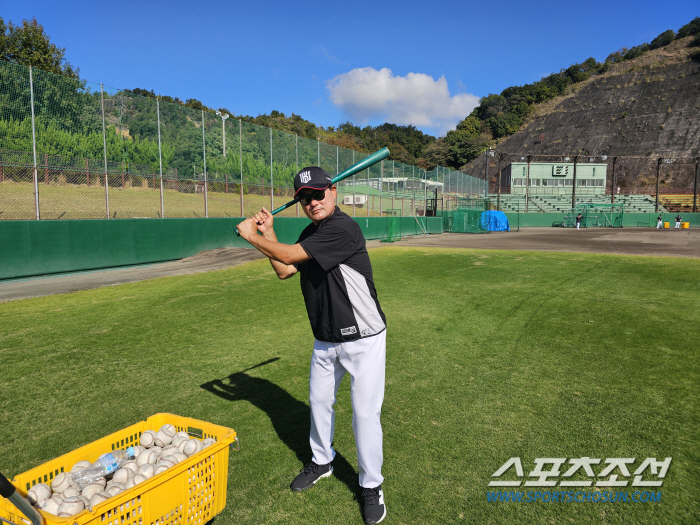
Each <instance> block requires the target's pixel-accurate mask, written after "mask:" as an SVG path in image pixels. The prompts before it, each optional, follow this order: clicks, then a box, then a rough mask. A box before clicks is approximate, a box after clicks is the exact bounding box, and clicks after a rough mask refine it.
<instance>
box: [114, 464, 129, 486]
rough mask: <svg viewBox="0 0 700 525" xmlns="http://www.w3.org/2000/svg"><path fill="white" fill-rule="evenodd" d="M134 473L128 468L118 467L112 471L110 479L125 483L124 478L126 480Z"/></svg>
mask: <svg viewBox="0 0 700 525" xmlns="http://www.w3.org/2000/svg"><path fill="white" fill-rule="evenodd" d="M133 475H134V473H133V472H132V471H131V469H129V468H124V467H122V468H120V469H119V470H117V471H116V472H115V473H114V476H113V477H112V481H113V482H114V483H122V484H123V483H126V480H128V479H129V478H130V477H132V476H133Z"/></svg>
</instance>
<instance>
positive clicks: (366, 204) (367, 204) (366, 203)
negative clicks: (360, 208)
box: [365, 168, 369, 217]
mask: <svg viewBox="0 0 700 525" xmlns="http://www.w3.org/2000/svg"><path fill="white" fill-rule="evenodd" d="M366 200H367V202H365V206H367V217H369V168H367V199H366Z"/></svg>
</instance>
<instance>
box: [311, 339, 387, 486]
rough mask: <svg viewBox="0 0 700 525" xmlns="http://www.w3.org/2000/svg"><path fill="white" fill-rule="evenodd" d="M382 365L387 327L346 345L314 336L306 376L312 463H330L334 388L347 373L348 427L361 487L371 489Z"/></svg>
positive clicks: (375, 482)
mask: <svg viewBox="0 0 700 525" xmlns="http://www.w3.org/2000/svg"><path fill="white" fill-rule="evenodd" d="M385 364H386V330H384V331H383V332H381V333H380V334H377V335H375V336H373V337H367V338H364V339H358V340H357V341H349V342H346V343H327V342H325V341H319V340H318V339H315V340H314V351H313V354H312V355H311V372H310V374H309V404H310V406H311V435H310V438H309V442H310V443H311V451H312V452H313V461H314V462H315V463H317V464H318V465H325V464H327V463H330V462H331V461H333V458H334V457H335V450H333V447H332V446H331V443H332V442H333V436H334V433H335V410H333V405H334V404H335V401H336V395H337V393H338V387H340V382H341V381H342V379H343V377H344V376H345V372H348V373H349V374H350V381H351V383H350V395H351V399H352V429H353V432H354V433H355V443H356V445H357V465H358V467H359V471H360V486H361V487H364V488H374V487H377V486H379V485H381V484H382V481H384V478H383V477H382V462H383V457H384V456H383V450H382V425H381V422H380V416H381V412H382V402H383V401H384V368H385Z"/></svg>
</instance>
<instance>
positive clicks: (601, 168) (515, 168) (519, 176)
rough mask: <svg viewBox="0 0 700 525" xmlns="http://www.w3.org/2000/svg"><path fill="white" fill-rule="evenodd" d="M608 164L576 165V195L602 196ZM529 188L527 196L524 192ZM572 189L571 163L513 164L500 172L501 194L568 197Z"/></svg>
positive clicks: (572, 172) (581, 163)
mask: <svg viewBox="0 0 700 525" xmlns="http://www.w3.org/2000/svg"><path fill="white" fill-rule="evenodd" d="M607 168H608V166H607V164H605V163H601V164H595V163H592V162H586V163H583V162H579V163H577V164H576V194H577V195H605V184H606V179H607ZM528 185H529V192H526V190H527V186H528ZM573 187H574V164H573V162H571V163H567V162H531V163H530V173H529V176H528V172H527V162H513V163H511V164H510V165H508V166H506V167H505V168H504V169H503V170H502V171H501V193H510V194H513V195H524V194H525V193H528V194H530V195H571V193H572V190H573Z"/></svg>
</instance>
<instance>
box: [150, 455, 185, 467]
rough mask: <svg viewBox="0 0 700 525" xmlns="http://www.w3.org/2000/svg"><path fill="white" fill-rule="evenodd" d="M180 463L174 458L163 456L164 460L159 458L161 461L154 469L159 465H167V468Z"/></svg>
mask: <svg viewBox="0 0 700 525" xmlns="http://www.w3.org/2000/svg"><path fill="white" fill-rule="evenodd" d="M179 462H180V461H178V459H177V458H176V457H175V456H165V457H164V458H161V460H160V461H159V462H158V463H156V467H157V466H158V465H160V464H161V463H169V466H171V467H174V466H175V465H177V464H178V463H179Z"/></svg>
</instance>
